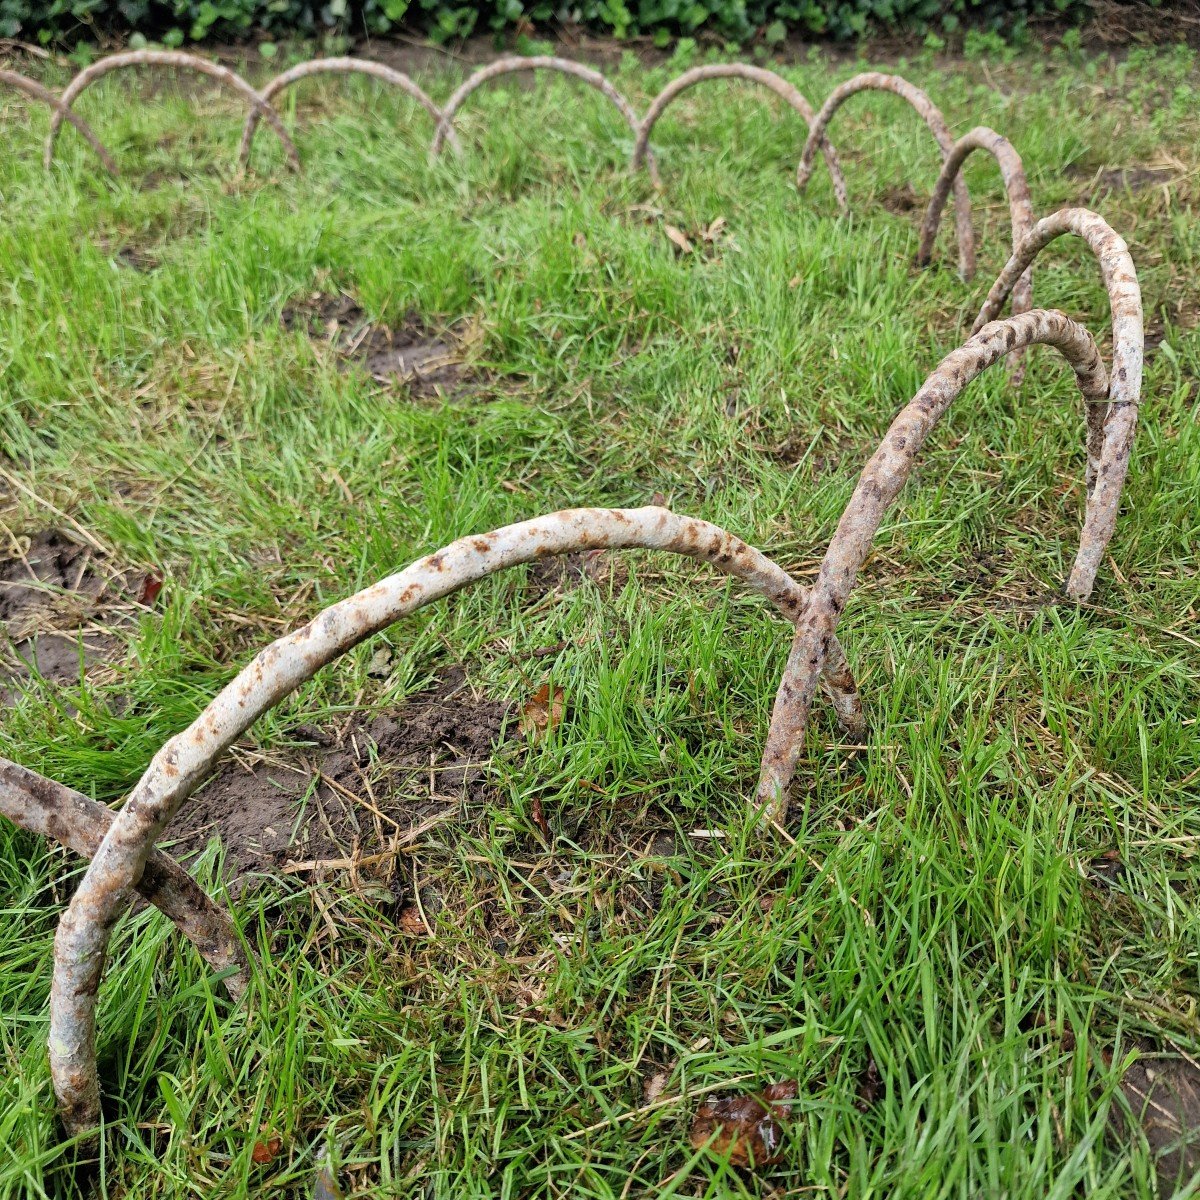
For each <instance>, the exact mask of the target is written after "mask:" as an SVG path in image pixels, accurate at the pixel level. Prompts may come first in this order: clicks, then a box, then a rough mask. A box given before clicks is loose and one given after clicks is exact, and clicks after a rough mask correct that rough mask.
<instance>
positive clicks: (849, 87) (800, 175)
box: [796, 71, 975, 279]
mask: <svg viewBox="0 0 1200 1200" xmlns="http://www.w3.org/2000/svg"><path fill="white" fill-rule="evenodd" d="M866 91H877V92H892V93H894V94H895V95H897V96H900V97H902V98H903V99H905V100H907V101H908V102H909V104H911V105H912V106H913V108H915V109H916V110H917V112H918V114H920V116H921V118H922V120H924V122H925V124H926V125H928V126H929V130H930V132H931V133H932V134H933V136H934V138H935V139H936V141H937V144H938V146H939V147H940V148H941V151H942V158H943V159H946V158H948V157H949V156H950V153H951V151H953V149H954V139H953V138H952V137H951V136H950V130H949V129H948V128H947V126H946V118H945V117H943V116H942V113H941V110H940V109H939V108H938V107H937V105H936V104H934V102H933V101H932V100H930V98H929V97H928V96H927V95H926V94H925V93H924V92H923V91H921V89H920V88H919V87H916V86H914V85H913V84H911V83H909V82H908V80H907V79H902V78H901V77H900V76H899V75H884V74H882V73H881V72H879V71H867V72H865V73H864V74H862V75H855V76H854V78H853V79H848V80H847V81H846V82H845V83H843V84H841V86H839V87H836V88H834V90H833V91H832V92H830V93H829V96H828V98H827V99H826V101H825V103H824V104H822V105H821V111H820V112H819V113H817V116H816V119H815V120H814V121H813V122H812V126H811V128H810V129H809V133H808V141H807V142H805V143H804V153H803V154H802V155H801V156H800V166H799V167H797V169H796V186H797V187H798V188H799V189H800V190H801V191H804V188H805V187H806V185H807V184H808V180H809V177H810V176H811V175H812V169H813V160H814V159H815V158H816V155H817V147H818V146H820V145H821V143H822V141H823V140H824V138H825V130H826V129H827V128H828V126H829V122H830V121H831V120H832V119H833V114H834V113H835V112H837V110H838V109H839V108H841V106H842V105H843V104H845V102H846V101H847V100H849V99H850V97H851V96H853V95H856V94H857V93H858V92H866ZM954 224H955V227H956V229H957V230H958V269H959V272H960V273H961V275H962V277H963V278H964V279H972V278H973V277H974V275H975V230H974V227H973V226H972V224H971V197H970V196H969V195H968V194H967V185H966V181H965V180H964V179H963V178H962V176H961V175H957V176H955V178H954Z"/></svg>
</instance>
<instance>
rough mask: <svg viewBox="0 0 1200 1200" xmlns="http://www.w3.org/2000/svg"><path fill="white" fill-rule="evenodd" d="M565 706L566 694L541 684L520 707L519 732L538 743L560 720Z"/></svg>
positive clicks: (561, 690) (557, 688) (559, 689)
mask: <svg viewBox="0 0 1200 1200" xmlns="http://www.w3.org/2000/svg"><path fill="white" fill-rule="evenodd" d="M565 704H566V693H565V692H564V691H563V689H562V688H560V687H556V688H554V689H553V690H551V687H550V684H548V683H543V684H542V686H541V687H540V688H538V690H537V691H536V692H535V693H534V695H533V696H532V698H530V699H529V700H527V701H526V702H525V703H524V704H522V705H521V719H520V721H519V722H518V724H519V725H520V728H521V732H522V733H523V734H524V735H525V736H526V737H527V738H528V739H529V740H530V741H531V742H537V741H540V740H541V739H542V738H543V737H545V736H546V734H547V733H549V732H550V730H552V729H553V728H554V727H555V726H556V725H557V724H558V723H559V722H560V721H561V720H562V717H563V707H564V705H565Z"/></svg>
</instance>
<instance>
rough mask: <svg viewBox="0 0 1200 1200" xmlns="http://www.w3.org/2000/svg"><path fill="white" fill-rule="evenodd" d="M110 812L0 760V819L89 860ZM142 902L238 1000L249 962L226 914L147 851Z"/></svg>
mask: <svg viewBox="0 0 1200 1200" xmlns="http://www.w3.org/2000/svg"><path fill="white" fill-rule="evenodd" d="M113 815H114V814H113V812H112V810H111V809H108V808H106V807H105V806H104V805H103V804H98V803H97V802H96V801H95V800H89V799H88V798H87V796H85V795H83V793H82V792H77V791H75V790H74V789H73V788H69V787H65V786H64V785H63V784H61V783H56V782H55V781H54V780H53V779H47V778H46V777H45V776H44V775H39V774H37V772H36V771H30V770H28V769H27V768H25V767H21V766H18V765H17V764H16V763H14V762H9V761H8V759H6V758H0V817H6V818H7V819H8V820H10V821H11V822H12V823H13V824H14V825H16V826H18V827H19V828H21V829H26V830H28V831H29V832H30V833H36V834H38V835H39V836H40V837H44V838H49V839H50V840H51V841H55V842H59V843H61V844H62V845H64V846H66V848H67V849H68V850H72V851H74V852H75V853H76V854H79V855H81V856H82V857H84V858H91V857H92V856H93V855H94V854H95V853H96V850H97V849H98V848H99V846H100V843H101V841H102V840H103V839H104V835H105V834H106V833H107V832H108V830H109V827H110V826H111V825H112V823H113ZM137 890H138V893H139V895H141V896H142V898H143V899H145V900H148V901H149V902H150V903H151V904H153V905H154V906H155V907H156V908H158V909H160V910H161V911H162V913H163V915H164V916H166V917H168V918H169V919H170V920H171V921H173V922H174V923H175V926H176V928H178V930H179V932H180V933H182V934H183V936H184V937H185V938H187V940H188V941H189V942H191V943H192V945H194V946H195V947H196V949H197V950H198V951H199V952H200V956H201V957H202V958H203V959H204V961H205V962H206V963H208V965H209V966H210V967H212V969H213V970H214V971H218V972H223V971H230V968H233V970H232V971H230V974H228V975H226V976H225V986H226V988H227V989H228V990H229V994H230V995H231V996H232V997H233V998H234V999H235V1000H240V999H241V997H242V995H243V994H244V993H245V991H246V988H247V986H248V985H249V976H250V962H249V959H248V958H247V957H246V954H245V952H244V950H243V949H242V943H241V941H240V940H239V939H238V935H237V931H236V930H235V929H234V926H233V920H232V919H231V918H230V916H229V913H228V912H227V911H226V910H225V909H224V908H222V907H220V906H219V905H218V904H217V903H216V902H215V901H214V900H212V899H210V898H209V896H208V895H207V893H206V892H205V891H204V889H203V888H201V887H200V885H199V884H198V883H197V882H196V881H195V880H194V879H193V878H192V877H191V876H190V875H189V874H188V873H187V872H186V871H185V870H184V869H183V868H182V867H181V866H180V865H179V864H178V863H177V862H176V861H175V860H174V859H173V858H170V857H168V856H167V855H166V854H164V853H163V852H162V851H161V850H157V849H156V850H152V851H151V852H150V857H149V858H148V859H147V860H146V869H145V871H144V872H143V873H142V877H141V879H140V880H138V884H137Z"/></svg>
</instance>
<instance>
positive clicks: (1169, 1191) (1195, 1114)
mask: <svg viewBox="0 0 1200 1200" xmlns="http://www.w3.org/2000/svg"><path fill="white" fill-rule="evenodd" d="M1140 1049H1141V1051H1142V1054H1141V1056H1140V1057H1139V1058H1138V1059H1137V1061H1136V1062H1134V1063H1132V1064H1131V1065H1130V1066H1129V1068H1128V1069H1127V1070H1126V1071H1125V1073H1124V1075H1122V1077H1121V1093H1122V1095H1123V1096H1124V1098H1125V1100H1126V1102H1127V1103H1128V1105H1129V1112H1130V1114H1131V1115H1132V1117H1133V1127H1132V1128H1131V1127H1130V1124H1129V1119H1128V1117H1127V1116H1126V1114H1125V1112H1124V1109H1123V1107H1122V1105H1121V1104H1120V1103H1119V1102H1116V1103H1114V1104H1113V1106H1112V1108H1111V1109H1110V1116H1109V1125H1110V1128H1111V1131H1112V1134H1113V1136H1114V1137H1115V1138H1116V1139H1117V1141H1118V1142H1119V1143H1121V1144H1127V1143H1128V1142H1129V1140H1130V1139H1131V1138H1136V1137H1137V1136H1138V1134H1139V1131H1140V1133H1141V1134H1143V1135H1145V1138H1146V1144H1147V1145H1148V1147H1149V1149H1150V1154H1151V1157H1152V1158H1153V1160H1154V1168H1155V1171H1156V1173H1157V1175H1158V1188H1159V1193H1160V1194H1161V1195H1163V1196H1170V1195H1174V1194H1175V1191H1176V1189H1178V1188H1181V1187H1182V1186H1183V1185H1184V1184H1185V1183H1186V1182H1187V1181H1188V1180H1189V1179H1190V1178H1191V1176H1192V1175H1194V1174H1195V1173H1196V1171H1198V1170H1200V1067H1197V1064H1196V1063H1195V1062H1193V1061H1192V1060H1191V1059H1189V1058H1185V1057H1181V1056H1180V1055H1176V1054H1158V1053H1155V1052H1154V1050H1153V1048H1152V1047H1150V1046H1148V1045H1143V1046H1141V1047H1140Z"/></svg>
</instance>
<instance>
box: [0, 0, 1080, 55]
mask: <svg viewBox="0 0 1200 1200" xmlns="http://www.w3.org/2000/svg"><path fill="white" fill-rule="evenodd" d="M1086 5H1087V0H526V2H525V3H523V2H522V0H477V2H476V3H463V2H462V0H0V37H21V38H25V39H29V40H34V39H37V40H40V41H43V42H50V41H62V40H67V41H74V40H79V39H81V38H82V39H88V38H94V37H95V36H96V35H97V34H99V33H102V32H103V33H116V34H121V33H130V32H138V33H141V34H142V35H143V36H146V37H151V38H156V39H159V40H163V41H166V42H167V43H168V44H175V45H177V44H179V43H181V42H183V41H185V40H189V39H191V40H199V39H200V38H204V37H209V36H212V37H220V38H231V37H238V36H244V35H246V34H248V33H251V32H257V31H262V32H265V33H267V34H269V35H274V36H280V37H283V36H301V37H304V36H312V35H314V34H318V33H323V32H333V33H341V34H348V35H355V34H363V33H386V32H387V31H388V30H389V29H391V28H393V27H395V26H398V25H404V26H406V27H408V28H413V29H418V30H421V31H424V32H427V33H429V34H431V35H432V36H433V37H435V38H438V39H442V40H448V39H451V38H455V37H462V36H465V35H467V34H469V33H473V32H482V31H486V30H496V31H502V30H505V29H508V28H513V27H518V28H529V27H530V26H531V25H533V26H539V25H550V24H551V23H554V22H569V23H573V24H582V25H586V26H588V27H590V28H592V29H595V30H598V31H601V32H606V33H610V34H613V35H615V36H617V37H623V36H626V35H629V34H650V35H653V36H655V37H656V38H658V39H659V40H661V41H663V42H666V41H669V40H670V39H672V38H674V37H678V36H681V35H686V34H689V33H692V32H694V31H696V30H698V29H701V28H704V29H706V30H710V31H713V32H715V33H718V34H720V35H723V36H725V37H728V38H731V39H736V40H738V41H744V40H747V39H749V38H751V37H759V38H762V39H763V40H765V41H767V42H768V43H769V42H778V41H782V40H783V39H784V38H785V37H786V36H787V35H788V34H789V33H798V34H801V35H804V36H817V37H829V38H839V39H844V38H853V37H857V36H858V35H860V34H864V33H870V32H888V31H900V30H902V31H905V32H911V33H918V34H920V33H927V32H929V33H934V34H938V35H940V34H943V33H951V34H953V33H956V32H957V31H958V30H959V29H961V28H982V29H985V30H993V31H996V32H998V33H1001V34H1005V35H1011V34H1014V33H1016V34H1019V33H1020V31H1021V29H1022V28H1023V27H1024V25H1025V24H1026V22H1027V21H1028V20H1029V18H1030V17H1037V16H1042V15H1058V16H1059V17H1061V18H1063V19H1065V20H1068V21H1069V20H1076V19H1079V18H1080V17H1082V16H1083V15H1084V14H1085V12H1086Z"/></svg>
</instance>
